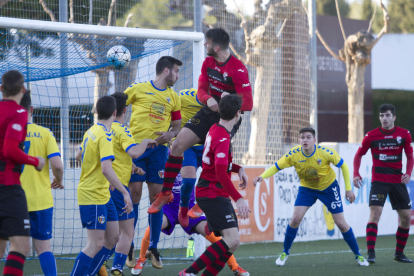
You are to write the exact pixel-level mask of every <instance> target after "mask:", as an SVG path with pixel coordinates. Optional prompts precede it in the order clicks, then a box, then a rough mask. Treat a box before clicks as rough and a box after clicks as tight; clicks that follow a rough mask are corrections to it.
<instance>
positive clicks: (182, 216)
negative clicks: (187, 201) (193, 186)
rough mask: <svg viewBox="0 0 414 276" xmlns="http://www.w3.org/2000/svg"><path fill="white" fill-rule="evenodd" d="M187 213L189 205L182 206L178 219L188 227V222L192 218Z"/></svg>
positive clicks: (182, 224)
mask: <svg viewBox="0 0 414 276" xmlns="http://www.w3.org/2000/svg"><path fill="white" fill-rule="evenodd" d="M187 213H188V207H181V206H180V209H179V211H178V221H179V222H180V225H181V226H182V227H188V224H189V223H190V219H189V218H188V216H187Z"/></svg>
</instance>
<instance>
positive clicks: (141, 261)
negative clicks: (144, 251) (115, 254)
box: [131, 258, 147, 276]
mask: <svg viewBox="0 0 414 276" xmlns="http://www.w3.org/2000/svg"><path fill="white" fill-rule="evenodd" d="M146 264H147V259H141V258H138V259H137V263H136V265H135V267H134V268H132V269H131V274H132V275H133V276H137V275H141V273H142V270H143V269H144V266H145V265H146Z"/></svg>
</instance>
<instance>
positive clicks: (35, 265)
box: [0, 236, 414, 276]
mask: <svg viewBox="0 0 414 276" xmlns="http://www.w3.org/2000/svg"><path fill="white" fill-rule="evenodd" d="M358 244H359V246H360V248H362V250H361V253H362V254H363V255H364V256H365V257H366V252H367V251H366V242H365V238H359V239H358ZM394 250H395V236H381V237H378V239H377V247H376V254H377V263H376V265H374V266H369V267H360V266H358V265H357V262H356V261H355V260H354V258H353V255H352V253H351V251H350V250H349V247H348V245H347V244H346V243H345V241H343V240H330V241H313V242H297V243H293V246H292V249H291V254H290V257H289V259H288V260H287V261H286V265H285V266H284V267H276V265H275V260H276V258H277V256H278V253H280V252H282V243H257V244H246V245H242V246H240V247H239V249H238V250H237V251H236V254H235V256H236V259H237V262H238V263H239V265H241V266H242V267H243V268H244V269H246V270H247V271H249V272H250V275H251V276H264V275H288V276H295V275H298V276H299V275H301V276H302V275H306V276H312V275H315V276H316V275H317V276H321V275H326V276H328V275H347V276H348V275H349V276H350V275H352V276H354V275H398V276H402V275H414V264H403V263H397V262H394V260H393V255H394ZM137 254H138V252H137ZM137 254H136V255H137ZM405 254H406V255H407V257H409V258H411V259H412V258H414V239H413V238H409V240H408V243H407V247H406V249H405ZM73 263H74V260H57V266H58V274H59V275H69V274H70V272H71V270H72V267H73ZM109 264H112V260H110V261H109ZM190 264H191V261H186V260H179V261H170V260H164V267H163V269H161V270H158V269H155V268H153V267H152V266H151V265H150V264H149V265H147V266H146V267H145V268H144V270H143V273H142V274H141V275H151V276H167V275H168V276H175V275H177V274H178V272H179V271H181V270H182V269H184V268H186V267H188V266H189V265H190ZM3 266H4V262H1V263H0V269H1V270H2V269H3ZM124 274H125V275H131V273H130V269H128V268H125V269H124ZM24 275H31V276H34V275H43V274H42V270H41V268H40V263H39V260H28V261H27V262H26V264H25V269H24ZM199 275H201V273H199ZM219 275H233V274H232V272H231V271H230V269H229V268H228V267H227V266H226V267H224V269H223V270H222V271H221V273H220V274H219Z"/></svg>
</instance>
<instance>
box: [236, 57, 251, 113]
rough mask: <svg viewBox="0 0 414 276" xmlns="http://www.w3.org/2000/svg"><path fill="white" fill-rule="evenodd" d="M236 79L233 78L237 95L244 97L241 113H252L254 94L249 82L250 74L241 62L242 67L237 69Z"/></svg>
mask: <svg viewBox="0 0 414 276" xmlns="http://www.w3.org/2000/svg"><path fill="white" fill-rule="evenodd" d="M235 70H237V71H236V72H235V77H234V78H233V82H234V88H235V89H236V92H237V94H238V95H239V96H240V97H242V107H241V111H252V109H253V94H252V86H251V84H250V81H249V73H248V72H247V68H246V67H245V66H244V65H243V63H241V62H240V67H239V68H235Z"/></svg>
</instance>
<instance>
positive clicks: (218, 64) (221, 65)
mask: <svg viewBox="0 0 414 276" xmlns="http://www.w3.org/2000/svg"><path fill="white" fill-rule="evenodd" d="M230 59H231V54H230V56H229V58H228V59H227V60H226V61H225V62H223V63H221V64H220V63H218V62H217V60H216V65H217V66H218V67H223V66H224V65H226V64H227V62H229V60H230ZM214 60H215V59H214Z"/></svg>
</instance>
